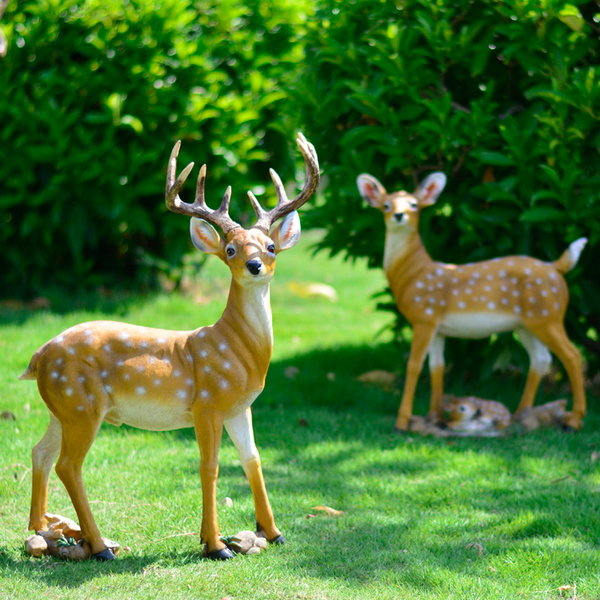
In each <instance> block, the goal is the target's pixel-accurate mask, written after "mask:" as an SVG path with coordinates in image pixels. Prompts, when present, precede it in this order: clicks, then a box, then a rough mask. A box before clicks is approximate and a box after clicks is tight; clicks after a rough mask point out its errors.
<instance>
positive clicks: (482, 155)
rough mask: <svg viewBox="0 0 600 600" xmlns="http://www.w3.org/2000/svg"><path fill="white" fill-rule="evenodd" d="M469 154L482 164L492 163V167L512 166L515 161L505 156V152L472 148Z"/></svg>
mask: <svg viewBox="0 0 600 600" xmlns="http://www.w3.org/2000/svg"><path fill="white" fill-rule="evenodd" d="M469 155H470V156H472V157H473V158H476V159H477V160H478V161H479V162H482V163H483V164H484V165H492V166H494V167H512V166H514V164H515V161H514V160H513V159H512V158H510V157H508V156H506V154H502V153H500V152H493V151H491V150H472V151H471V152H470V153H469Z"/></svg>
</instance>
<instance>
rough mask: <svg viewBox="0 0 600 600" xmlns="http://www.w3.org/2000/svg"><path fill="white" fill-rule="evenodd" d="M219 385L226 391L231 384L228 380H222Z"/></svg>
mask: <svg viewBox="0 0 600 600" xmlns="http://www.w3.org/2000/svg"><path fill="white" fill-rule="evenodd" d="M219 385H220V386H221V387H222V388H223V389H225V388H228V387H229V382H228V381H227V380H226V379H221V381H220V382H219Z"/></svg>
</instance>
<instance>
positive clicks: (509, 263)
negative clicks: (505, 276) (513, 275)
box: [506, 260, 515, 267]
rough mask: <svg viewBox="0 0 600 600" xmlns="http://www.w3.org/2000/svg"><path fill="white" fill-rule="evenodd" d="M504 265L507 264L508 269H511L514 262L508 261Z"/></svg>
mask: <svg viewBox="0 0 600 600" xmlns="http://www.w3.org/2000/svg"><path fill="white" fill-rule="evenodd" d="M506 264H507V265H508V266H509V267H512V266H513V265H514V264H515V261H514V260H509V261H508V262H507V263H506Z"/></svg>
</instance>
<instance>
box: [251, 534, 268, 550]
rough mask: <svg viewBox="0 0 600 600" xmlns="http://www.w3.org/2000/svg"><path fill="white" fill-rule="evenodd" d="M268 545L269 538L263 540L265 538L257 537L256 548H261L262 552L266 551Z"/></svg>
mask: <svg viewBox="0 0 600 600" xmlns="http://www.w3.org/2000/svg"><path fill="white" fill-rule="evenodd" d="M268 545H269V542H267V538H263V537H257V538H256V540H255V542H254V547H255V548H260V549H261V550H264V549H265V548H266V547H267V546H268Z"/></svg>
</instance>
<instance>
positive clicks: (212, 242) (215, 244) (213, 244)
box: [190, 217, 221, 254]
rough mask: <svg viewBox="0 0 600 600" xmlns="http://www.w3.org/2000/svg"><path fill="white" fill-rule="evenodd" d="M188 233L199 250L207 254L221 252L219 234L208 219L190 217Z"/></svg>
mask: <svg viewBox="0 0 600 600" xmlns="http://www.w3.org/2000/svg"><path fill="white" fill-rule="evenodd" d="M190 235H191V237H192V243H193V244H194V246H196V248H198V250H200V251H201V252H206V253H208V254H219V253H220V252H221V236H220V235H219V234H218V233H217V230H216V229H215V228H214V227H213V226H212V225H211V224H210V223H209V222H208V221H205V220H204V219H198V218H196V217H192V220H191V221H190Z"/></svg>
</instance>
